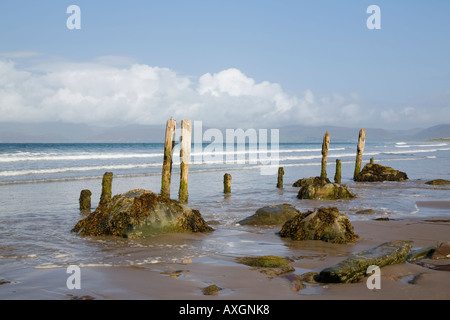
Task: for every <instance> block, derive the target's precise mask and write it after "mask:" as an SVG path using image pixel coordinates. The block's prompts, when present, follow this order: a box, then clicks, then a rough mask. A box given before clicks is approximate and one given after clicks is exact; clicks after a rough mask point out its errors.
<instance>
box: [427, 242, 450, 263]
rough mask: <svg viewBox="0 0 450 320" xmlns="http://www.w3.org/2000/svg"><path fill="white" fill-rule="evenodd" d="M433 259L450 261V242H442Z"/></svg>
mask: <svg viewBox="0 0 450 320" xmlns="http://www.w3.org/2000/svg"><path fill="white" fill-rule="evenodd" d="M431 259H435V260H436V259H450V242H442V243H441V244H440V245H439V246H438V247H437V248H436V250H435V251H434V252H433V255H432V256H431Z"/></svg>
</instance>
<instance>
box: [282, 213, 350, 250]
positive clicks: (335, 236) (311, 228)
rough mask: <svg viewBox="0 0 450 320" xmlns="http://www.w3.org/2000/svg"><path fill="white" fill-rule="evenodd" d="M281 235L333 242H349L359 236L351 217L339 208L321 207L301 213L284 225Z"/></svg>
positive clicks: (294, 238)
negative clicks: (354, 229) (355, 231)
mask: <svg viewBox="0 0 450 320" xmlns="http://www.w3.org/2000/svg"><path fill="white" fill-rule="evenodd" d="M279 235H280V236H281V237H284V238H291V239H293V240H322V241H325V242H332V243H348V242H352V241H354V240H355V239H356V238H358V236H357V235H356V234H355V233H354V231H353V226H352V225H351V223H350V219H349V218H348V217H347V216H346V215H344V214H342V213H340V212H339V210H338V209H337V208H319V209H316V210H315V211H308V212H305V213H300V214H298V215H296V216H295V217H294V218H292V219H291V220H289V221H287V222H286V223H285V224H284V225H283V227H282V229H281V231H280V232H279Z"/></svg>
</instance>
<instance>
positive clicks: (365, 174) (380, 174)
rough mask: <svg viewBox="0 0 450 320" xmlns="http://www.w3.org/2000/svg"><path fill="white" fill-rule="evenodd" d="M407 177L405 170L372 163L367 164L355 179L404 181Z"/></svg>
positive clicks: (362, 180)
mask: <svg viewBox="0 0 450 320" xmlns="http://www.w3.org/2000/svg"><path fill="white" fill-rule="evenodd" d="M407 179H408V176H407V175H406V173H404V172H401V171H398V170H395V169H392V168H391V167H385V166H382V165H380V164H371V163H368V164H366V165H365V166H364V168H363V169H362V170H361V172H360V173H359V174H358V175H356V177H355V181H358V182H382V181H404V180H407Z"/></svg>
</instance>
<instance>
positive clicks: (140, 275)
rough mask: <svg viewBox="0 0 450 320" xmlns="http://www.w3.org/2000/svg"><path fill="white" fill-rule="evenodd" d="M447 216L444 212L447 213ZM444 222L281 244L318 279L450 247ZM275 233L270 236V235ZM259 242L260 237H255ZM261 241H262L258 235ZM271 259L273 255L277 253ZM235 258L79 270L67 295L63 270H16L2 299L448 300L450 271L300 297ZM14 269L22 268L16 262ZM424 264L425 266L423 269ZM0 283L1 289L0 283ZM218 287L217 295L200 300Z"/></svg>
mask: <svg viewBox="0 0 450 320" xmlns="http://www.w3.org/2000/svg"><path fill="white" fill-rule="evenodd" d="M445 209H447V207H445ZM442 218H443V217H442V216H437V215H436V216H434V217H427V218H426V219H425V218H423V217H421V218H414V217H413V218H404V219H398V220H389V221H377V220H361V221H354V222H352V224H353V227H354V230H355V233H356V234H358V235H359V237H360V238H359V239H358V240H356V241H355V242H354V243H351V244H346V245H342V244H331V243H326V242H323V241H320V240H309V241H294V240H283V241H284V245H285V246H286V247H287V248H288V252H289V255H288V256H285V258H288V259H289V260H290V261H291V266H293V267H294V268H295V271H294V274H296V275H301V274H304V273H306V272H310V271H314V272H320V271H321V270H322V269H324V268H326V267H329V266H332V265H334V264H336V263H338V262H340V261H342V260H344V259H345V258H346V257H347V256H349V255H350V254H352V253H356V252H359V251H362V250H366V249H369V248H372V247H375V246H377V245H379V244H381V243H384V242H387V241H392V240H409V241H412V242H413V243H412V245H413V249H417V248H422V247H428V246H436V245H438V244H439V243H442V242H450V232H449V230H450V220H448V216H447V217H446V218H447V219H442ZM274 230H275V229H274ZM256 236H257V235H256ZM261 236H262V237H263V236H264V235H261ZM273 254H274V255H276V254H277V253H276V252H274V253H273ZM235 258H236V257H233V256H223V255H220V254H213V255H210V256H206V257H202V258H195V259H192V260H188V261H180V262H173V263H156V264H149V265H144V266H139V267H137V266H117V267H116V266H110V267H105V266H97V267H93V266H89V267H82V268H81V269H80V270H81V289H79V290H77V289H73V290H69V289H68V288H67V286H66V281H67V279H68V277H69V276H70V275H69V274H68V273H66V269H65V268H55V269H36V268H30V267H25V266H24V265H21V267H19V268H17V269H15V270H14V271H7V272H4V273H3V274H2V276H1V278H0V280H2V281H3V282H6V283H4V284H1V285H0V299H2V300H9V299H19V300H37V299H39V300H41V299H43V300H70V299H74V298H80V297H90V298H93V299H95V300H141V299H145V300H336V299H339V300H357V299H383V300H385V299H388V300H391V299H392V300H397V299H400V300H403V299H418V300H430V299H433V300H447V299H450V289H449V288H450V277H449V275H450V274H449V273H448V271H442V270H433V269H430V268H428V267H425V266H422V265H420V264H417V263H402V264H396V265H390V266H386V267H383V268H381V289H379V290H377V289H372V290H370V289H368V288H367V286H366V278H364V279H363V281H360V282H357V283H351V284H311V283H306V282H304V284H305V286H306V287H305V288H304V289H301V290H297V289H298V286H297V283H296V280H295V277H290V276H283V275H281V276H273V277H271V276H270V275H267V274H264V273H261V272H260V271H259V270H255V269H254V268H251V267H248V266H245V265H242V264H239V263H237V262H236V261H235ZM423 262H424V263H427V264H429V263H434V264H439V265H448V264H450V259H442V260H432V261H430V259H426V261H423ZM14 263H17V264H20V262H19V261H17V260H16V261H15V262H14ZM422 264H423V263H422ZM0 283H2V282H1V281H0ZM212 284H215V285H217V286H218V287H219V288H221V290H220V291H219V292H218V294H217V295H203V293H202V289H203V288H205V287H207V286H209V285H212Z"/></svg>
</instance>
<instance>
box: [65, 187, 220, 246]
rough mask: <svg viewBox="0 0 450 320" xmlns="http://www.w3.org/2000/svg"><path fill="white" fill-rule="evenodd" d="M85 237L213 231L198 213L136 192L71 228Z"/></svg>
mask: <svg viewBox="0 0 450 320" xmlns="http://www.w3.org/2000/svg"><path fill="white" fill-rule="evenodd" d="M72 231H73V232H76V233H79V234H80V235H85V236H99V235H114V236H120V237H145V236H149V235H155V234H159V233H168V232H208V231H213V229H212V228H211V227H209V226H208V225H207V223H206V222H205V221H204V220H203V218H202V216H201V214H200V212H199V211H198V210H194V209H192V208H190V207H188V206H186V205H183V204H181V203H180V202H178V201H176V200H172V199H169V198H167V197H164V196H161V195H159V194H155V193H153V192H151V191H147V190H143V189H136V190H131V191H128V192H127V193H124V194H119V195H116V196H114V197H113V198H112V200H111V201H110V202H108V204H107V205H99V207H98V208H97V209H96V210H95V211H94V212H92V213H91V214H90V215H88V216H87V217H86V218H84V219H82V220H80V221H79V222H78V223H77V224H76V225H75V227H74V228H73V229H72Z"/></svg>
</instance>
